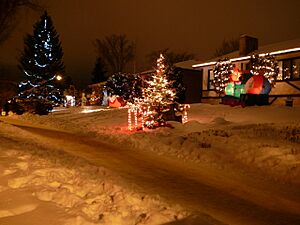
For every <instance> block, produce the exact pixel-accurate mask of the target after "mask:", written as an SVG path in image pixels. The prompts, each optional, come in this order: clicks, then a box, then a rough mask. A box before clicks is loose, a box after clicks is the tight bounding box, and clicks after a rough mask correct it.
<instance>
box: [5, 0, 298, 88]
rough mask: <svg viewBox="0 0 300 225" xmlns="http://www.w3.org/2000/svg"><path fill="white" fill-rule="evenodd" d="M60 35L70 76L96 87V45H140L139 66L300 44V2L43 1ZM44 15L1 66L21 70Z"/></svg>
mask: <svg viewBox="0 0 300 225" xmlns="http://www.w3.org/2000/svg"><path fill="white" fill-rule="evenodd" d="M42 2H43V4H44V5H45V6H46V7H47V10H48V12H49V14H50V16H51V17H52V19H53V21H54V26H55V28H56V30H57V32H58V33H59V34H60V39H61V42H62V47H63V51H64V62H65V65H66V72H67V74H68V75H71V76H72V77H73V78H74V80H75V81H77V82H78V81H82V84H86V83H88V82H90V73H91V71H92V69H93V66H94V62H95V59H96V49H95V47H94V45H93V41H94V40H95V39H96V38H100V39H101V38H103V37H104V36H105V35H111V34H126V35H127V37H128V38H129V39H131V40H133V41H136V43H137V58H136V65H137V68H138V69H140V70H143V69H145V55H147V54H148V53H150V52H151V51H153V50H158V49H162V48H167V47H169V48H170V49H172V50H174V51H187V52H191V53H194V54H195V55H196V56H197V59H199V60H204V59H208V58H209V57H211V56H212V55H213V53H214V51H215V49H216V48H217V47H218V46H219V45H220V44H221V43H222V41H223V39H224V38H226V39H230V38H234V37H238V36H239V35H240V34H249V35H253V36H255V37H257V38H258V39H259V45H265V44H270V43H274V42H279V41H285V40H290V39H295V38H300V27H299V25H300V13H299V9H300V1H299V0H285V1H282V0H263V1H262V0H248V1H244V0H227V1H224V0H214V1H205V0H151V1H149V0H127V1H125V0H102V1H101V0H84V1H83V0H51V1H49V0H48V1H47V0H43V1H42ZM39 16H40V14H39V13H34V12H28V13H27V14H24V15H23V17H22V22H21V23H20V24H19V26H18V28H17V29H16V31H15V32H14V33H13V35H12V37H11V38H10V39H9V40H8V41H7V42H6V43H4V45H3V46H1V48H0V50H1V52H0V61H2V62H6V63H10V64H17V60H16V58H17V56H18V54H19V53H18V52H19V51H20V50H22V48H23V37H24V35H25V33H32V25H33V24H34V23H35V22H36V21H37V19H38V18H39Z"/></svg>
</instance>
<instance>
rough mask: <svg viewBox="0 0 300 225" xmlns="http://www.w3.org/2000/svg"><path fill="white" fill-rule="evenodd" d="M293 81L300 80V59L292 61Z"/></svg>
mask: <svg viewBox="0 0 300 225" xmlns="http://www.w3.org/2000/svg"><path fill="white" fill-rule="evenodd" d="M292 71H293V79H300V59H293V60H292Z"/></svg>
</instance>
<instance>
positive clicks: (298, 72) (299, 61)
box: [279, 58, 300, 80]
mask: <svg viewBox="0 0 300 225" xmlns="http://www.w3.org/2000/svg"><path fill="white" fill-rule="evenodd" d="M281 65H282V67H281V68H282V78H283V79H284V80H297V79H300V58H296V59H286V60H283V61H282V63H279V66H281Z"/></svg>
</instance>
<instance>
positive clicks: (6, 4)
mask: <svg viewBox="0 0 300 225" xmlns="http://www.w3.org/2000/svg"><path fill="white" fill-rule="evenodd" d="M22 8H30V9H32V10H41V9H42V7H41V6H40V5H39V4H38V0H0V44H2V43H3V42H4V41H5V40H7V38H9V36H10V34H11V32H12V31H13V30H14V28H15V27H16V25H17V22H18V20H17V17H18V14H19V12H20V10H21V9H22Z"/></svg>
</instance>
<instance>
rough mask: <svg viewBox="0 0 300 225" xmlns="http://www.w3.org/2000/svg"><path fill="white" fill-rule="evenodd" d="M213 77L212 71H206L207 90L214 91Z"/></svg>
mask: <svg viewBox="0 0 300 225" xmlns="http://www.w3.org/2000/svg"><path fill="white" fill-rule="evenodd" d="M214 77H215V76H214V71H213V70H212V69H210V70H208V80H207V90H212V89H215V86H214V84H213V80H214Z"/></svg>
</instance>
